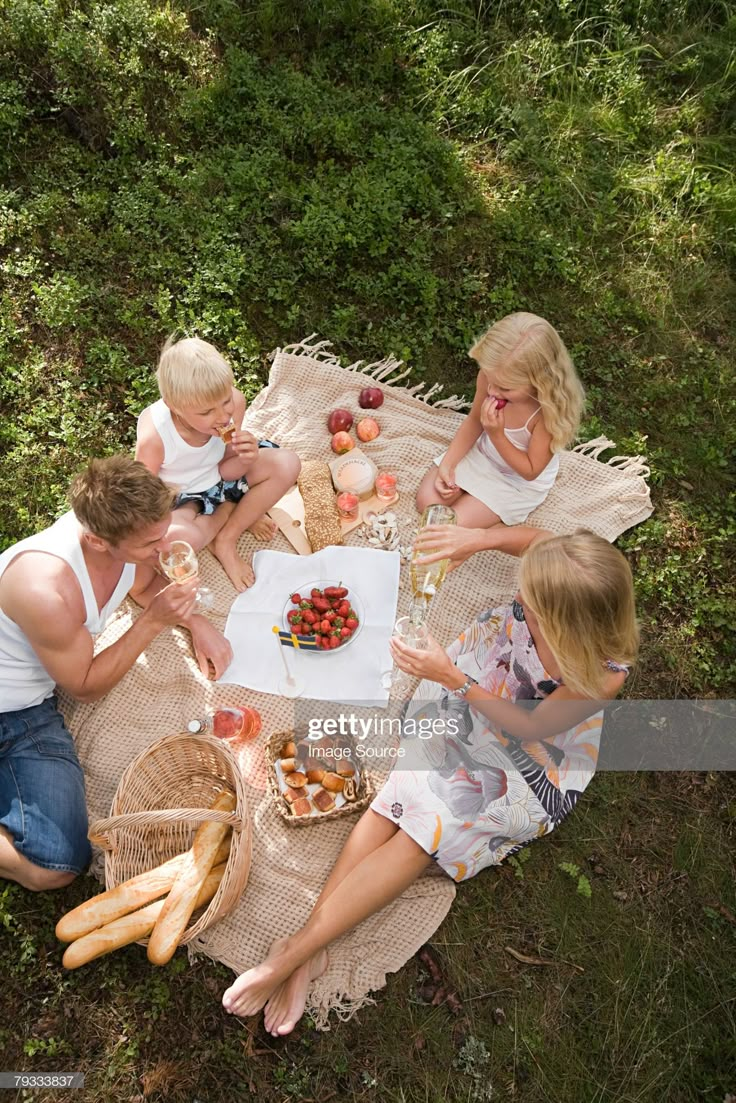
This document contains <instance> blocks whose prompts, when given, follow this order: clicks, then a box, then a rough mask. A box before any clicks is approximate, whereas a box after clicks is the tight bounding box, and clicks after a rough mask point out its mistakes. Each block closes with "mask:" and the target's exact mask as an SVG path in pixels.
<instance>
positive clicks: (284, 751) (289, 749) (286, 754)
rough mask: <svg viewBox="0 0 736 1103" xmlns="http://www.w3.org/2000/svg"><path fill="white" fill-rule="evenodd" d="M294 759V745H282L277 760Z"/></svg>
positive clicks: (291, 743) (292, 743)
mask: <svg viewBox="0 0 736 1103" xmlns="http://www.w3.org/2000/svg"><path fill="white" fill-rule="evenodd" d="M295 757H296V743H294V742H290V743H284V745H283V747H282V748H281V750H280V751H279V758H295Z"/></svg>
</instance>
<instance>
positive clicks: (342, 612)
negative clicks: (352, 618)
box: [337, 601, 350, 617]
mask: <svg viewBox="0 0 736 1103" xmlns="http://www.w3.org/2000/svg"><path fill="white" fill-rule="evenodd" d="M349 612H350V603H349V602H347V601H341V602H340V604H339V605H338V607H337V615H338V616H339V617H346V616H347V615H348V613H349Z"/></svg>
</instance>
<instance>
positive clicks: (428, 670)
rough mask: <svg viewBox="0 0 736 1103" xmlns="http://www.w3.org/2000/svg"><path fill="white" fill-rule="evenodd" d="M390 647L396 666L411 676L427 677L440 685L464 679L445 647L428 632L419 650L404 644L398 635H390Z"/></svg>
mask: <svg viewBox="0 0 736 1103" xmlns="http://www.w3.org/2000/svg"><path fill="white" fill-rule="evenodd" d="M390 647H391V655H392V657H393V660H394V663H395V664H396V666H397V667H398V668H399V670H401V671H402V672H403V673H404V674H409V675H410V676H411V677H412V678H427V679H429V681H430V682H439V684H440V685H447V684H448V681H449V683H450V684H451V685H452V686H454V685H455V684H457V685H461V684H462V682H463V681H464V678H463V677H462V675H460V672H459V671H458V669H457V667H456V666H455V664H454V663H453V661H452V659H451V658H450V656H449V655H448V654H447V652H446V651H445V649H444V648H443V647H440V645H439V644H438V643H437V640H436V639H434V637H433V636H430V635H429V634H428V635H427V638H426V640H425V641H424V645H423V647H422V648H421V650H420V649H418V648H416V647H411V646H410V645H409V644H406V643H405V642H404V640H403V639H402V638H401V637H400V636H392V637H391V642H390ZM458 676H459V679H460V680H459V681H458ZM448 688H449V687H448Z"/></svg>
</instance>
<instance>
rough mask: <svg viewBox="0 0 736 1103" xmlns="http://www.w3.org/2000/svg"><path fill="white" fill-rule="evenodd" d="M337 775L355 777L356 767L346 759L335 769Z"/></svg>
mask: <svg viewBox="0 0 736 1103" xmlns="http://www.w3.org/2000/svg"><path fill="white" fill-rule="evenodd" d="M335 773H336V774H339V775H340V777H355V767H354V766H353V764H352V762H346V761H345V759H343V760H342V762H338V764H337V766H336V767H335Z"/></svg>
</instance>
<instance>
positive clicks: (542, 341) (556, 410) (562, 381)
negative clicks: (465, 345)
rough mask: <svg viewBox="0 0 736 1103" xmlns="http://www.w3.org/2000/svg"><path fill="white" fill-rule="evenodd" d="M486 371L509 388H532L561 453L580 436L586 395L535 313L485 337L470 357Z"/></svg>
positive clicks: (556, 339) (504, 322)
mask: <svg viewBox="0 0 736 1103" xmlns="http://www.w3.org/2000/svg"><path fill="white" fill-rule="evenodd" d="M469 355H470V356H472V357H473V359H474V360H477V362H478V366H479V367H480V370H481V371H482V372H487V373H490V372H493V373H495V374H497V375H498V376H500V377H501V378H502V379H503V381H504V383H508V385H509V387H521V388H527V387H531V388H533V389H534V391H535V392H536V399H537V401H538V402H539V404H540V406H541V407H542V418H543V419H544V424H545V427H546V429H547V431H548V432H549V433H550V434H551V436H552V441H551V448H552V451H553V452H560V451H561V450H562V449H563V448H564V447H565V446H566V445H568V444H569V443H570V442H571V441H572V440H573V439H574V438H575V435H576V434H577V431H578V427H579V425H580V418H581V416H582V413H583V406H584V405H585V391H584V390H583V385H582V383H581V382H580V380H579V378H578V373H577V372H576V371H575V366H574V364H573V362H572V360H571V359H570V354H569V352H568V351H567V349H566V348H565V345H564V344H563V341H562V338H561V337H560V335H559V333H558V332H557V330H556V329H555V328H554V326H551V325H550V324H549V322H545V320H544V318H540V317H538V316H537V315H536V314H526V313H524V312H519V313H517V314H507V315H506V317H505V318H502V319H501V321H500V322H496V324H495V325H493V326H491V328H490V329H489V330H487V332H486V333H484V334H483V336H482V337H480V338H479V339H478V340H477V341H476V342H475V344H474V345H473V347H472V348H471V350H470V353H469Z"/></svg>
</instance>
